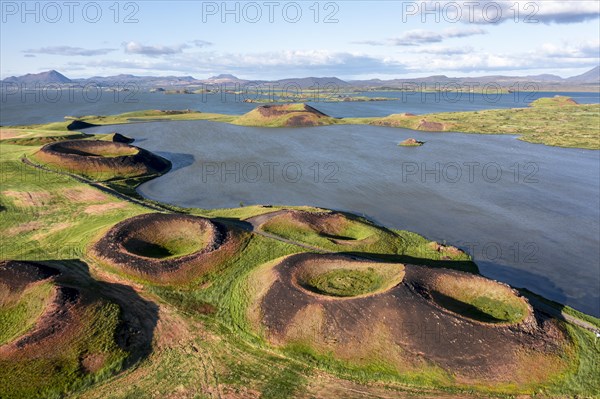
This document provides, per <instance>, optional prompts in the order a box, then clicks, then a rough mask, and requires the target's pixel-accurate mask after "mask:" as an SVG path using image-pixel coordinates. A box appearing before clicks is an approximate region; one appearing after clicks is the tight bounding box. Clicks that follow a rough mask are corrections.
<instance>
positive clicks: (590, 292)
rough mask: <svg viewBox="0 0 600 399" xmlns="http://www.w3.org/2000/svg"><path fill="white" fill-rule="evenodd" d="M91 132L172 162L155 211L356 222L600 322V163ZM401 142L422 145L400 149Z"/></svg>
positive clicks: (527, 149)
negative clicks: (289, 211) (264, 212)
mask: <svg viewBox="0 0 600 399" xmlns="http://www.w3.org/2000/svg"><path fill="white" fill-rule="evenodd" d="M338 105H339V104H331V106H332V107H335V106H338ZM90 130H92V131H96V132H109V131H114V130H117V131H119V132H120V133H123V134H126V135H128V136H131V137H134V138H135V139H136V144H137V145H139V146H141V147H144V148H146V149H148V150H151V151H154V152H157V153H159V154H162V155H163V156H165V157H167V158H169V159H171V160H172V161H173V162H174V166H175V168H174V170H173V171H172V172H170V173H168V174H167V175H164V176H162V177H160V178H157V179H155V180H152V181H150V182H147V183H145V184H143V185H142V186H141V187H140V188H139V191H140V193H141V194H143V195H144V196H146V197H148V198H151V199H153V200H158V201H162V202H168V203H172V204H177V205H181V206H189V207H201V208H221V207H237V206H239V204H240V202H242V203H244V204H247V205H249V204H288V205H307V204H308V205H315V206H320V207H325V208H333V209H338V210H344V211H350V212H353V213H357V214H364V215H365V216H367V217H368V218H370V219H373V220H375V221H376V222H379V223H381V224H384V225H386V226H390V227H394V228H398V229H407V230H412V231H415V232H418V233H420V234H423V235H425V236H427V237H429V238H431V239H434V240H438V241H444V240H445V241H446V242H447V243H450V244H453V245H457V246H459V247H461V248H464V249H467V250H469V252H470V253H471V254H472V255H473V256H474V258H475V260H476V262H477V264H478V265H479V267H480V270H481V272H482V273H483V274H484V275H486V276H488V277H491V278H494V279H498V280H501V281H505V282H507V283H509V284H511V285H514V286H517V287H527V288H529V289H531V290H533V291H535V292H537V293H540V294H542V295H544V296H546V297H548V298H551V299H554V300H557V301H560V302H563V303H566V304H568V305H571V306H573V307H576V308H578V309H580V310H582V311H585V312H587V313H591V314H594V315H596V316H599V315H600V294H599V291H600V290H599V287H600V263H599V262H600V261H599V251H600V152H598V151H589V150H579V149H563V148H555V147H548V146H543V145H535V144H529V143H525V142H521V141H518V140H516V139H515V138H514V137H511V136H493V135H467V134H459V133H443V134H441V133H424V132H414V131H410V130H405V129H395V128H385V127H375V126H325V127H317V128H295V129H288V128H281V129H267V128H247V127H240V126H233V125H228V124H220V123H212V122H207V121H194V122H156V123H139V124H131V125H126V126H113V127H111V126H105V127H100V128H94V129H90ZM407 137H415V138H417V139H418V140H422V141H426V144H425V145H424V146H422V147H418V148H405V147H398V146H397V143H398V142H399V141H401V140H403V139H405V138H407Z"/></svg>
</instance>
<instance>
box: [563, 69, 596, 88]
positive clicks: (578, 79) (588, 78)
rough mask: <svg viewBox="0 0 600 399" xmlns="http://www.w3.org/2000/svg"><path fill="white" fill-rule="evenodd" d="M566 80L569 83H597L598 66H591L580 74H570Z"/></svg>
mask: <svg viewBox="0 0 600 399" xmlns="http://www.w3.org/2000/svg"><path fill="white" fill-rule="evenodd" d="M566 80H567V81H568V82H571V83H594V84H599V83H600V66H597V67H596V68H593V69H591V70H589V71H587V72H585V73H583V74H581V75H577V76H571V77H570V78H568V79H566Z"/></svg>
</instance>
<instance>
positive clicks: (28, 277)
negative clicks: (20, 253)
mask: <svg viewBox="0 0 600 399" xmlns="http://www.w3.org/2000/svg"><path fill="white" fill-rule="evenodd" d="M59 274H60V272H59V271H58V270H56V269H54V268H52V267H49V266H45V265H42V264H40V263H33V262H24V261H15V260H9V261H1V262H0V283H2V284H4V285H6V286H7V287H8V288H9V289H10V290H11V291H21V290H23V289H24V288H25V287H26V286H28V285H29V284H32V283H35V282H37V281H41V280H46V279H47V278H50V277H54V276H58V275H59Z"/></svg>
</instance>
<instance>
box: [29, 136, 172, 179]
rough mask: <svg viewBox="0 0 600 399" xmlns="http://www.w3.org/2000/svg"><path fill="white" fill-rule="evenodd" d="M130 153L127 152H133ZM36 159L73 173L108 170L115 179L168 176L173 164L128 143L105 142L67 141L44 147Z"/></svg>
mask: <svg viewBox="0 0 600 399" xmlns="http://www.w3.org/2000/svg"><path fill="white" fill-rule="evenodd" d="M130 151H131V153H128V152H130ZM102 152H106V153H112V152H117V153H120V152H122V153H123V154H124V155H120V156H110V157H104V156H101V155H95V154H97V153H102ZM36 156H37V157H38V158H39V159H40V160H42V161H43V162H45V163H49V164H52V165H55V166H58V167H63V168H67V169H70V170H72V171H74V172H78V171H83V172H84V173H85V172H90V173H91V172H103V171H108V172H110V173H111V174H113V175H115V176H120V175H127V176H129V177H133V176H144V175H151V174H156V173H165V172H167V171H168V170H169V169H170V168H171V162H169V161H168V160H166V159H164V158H162V157H159V156H158V155H155V154H153V153H151V152H149V151H146V150H144V149H142V148H138V147H134V146H131V145H129V144H126V143H121V142H116V141H114V142H111V141H102V140H68V141H61V142H56V143H51V144H48V145H45V146H44V147H42V148H41V149H40V150H39V152H38V153H37V154H36Z"/></svg>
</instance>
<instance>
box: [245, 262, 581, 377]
mask: <svg viewBox="0 0 600 399" xmlns="http://www.w3.org/2000/svg"><path fill="white" fill-rule="evenodd" d="M267 266H268V268H267V269H265V270H263V271H262V272H261V273H258V272H255V274H253V275H251V277H250V279H251V283H250V284H251V285H253V286H259V285H260V286H261V287H262V288H261V289H260V290H259V292H258V293H257V294H256V295H255V296H254V298H253V305H252V306H250V308H249V309H250V310H249V313H248V317H249V320H250V321H251V322H252V324H253V325H254V326H255V328H256V330H257V331H262V332H263V334H264V337H265V338H266V340H267V341H269V342H270V343H271V344H272V345H274V346H276V347H279V348H282V349H284V350H285V349H286V348H290V347H296V348H297V347H306V348H309V349H307V350H309V352H311V353H314V352H316V353H322V354H329V355H330V356H333V358H334V359H336V360H337V361H342V362H345V363H346V364H350V365H354V366H356V367H358V366H364V365H365V363H369V362H384V363H385V364H388V365H390V366H391V367H393V368H394V369H395V370H396V371H397V372H399V373H406V372H409V373H410V372H417V373H418V372H425V371H424V370H425V369H429V370H431V368H435V369H438V370H439V369H441V370H443V372H444V373H447V375H448V376H451V377H449V378H453V379H456V380H457V381H459V382H462V383H467V384H475V385H477V384H486V383H489V381H494V382H496V383H507V384H508V383H520V384H527V383H541V382H543V381H547V380H548V379H550V378H552V376H553V375H556V374H559V373H560V372H563V371H564V369H565V368H566V367H567V363H568V360H566V359H565V357H564V354H565V353H568V352H569V348H570V347H571V346H572V342H571V341H570V339H569V337H568V334H567V333H566V332H565V330H564V329H563V327H562V325H561V324H560V323H559V322H558V321H557V320H555V319H551V318H548V317H545V316H544V315H542V314H540V313H538V312H534V311H533V308H532V307H531V306H530V305H529V303H528V301H527V300H526V299H525V298H523V297H521V296H520V295H519V294H518V293H517V292H516V291H514V290H512V289H511V288H510V287H508V286H506V285H503V284H501V283H497V282H495V281H491V280H488V279H485V278H483V277H481V276H477V275H472V274H469V273H465V272H459V271H454V270H450V269H443V268H432V267H426V266H416V265H410V264H405V265H402V264H393V263H378V262H373V261H368V260H363V259H358V258H354V257H349V256H346V255H341V254H314V253H303V254H296V255H291V256H288V257H286V258H284V259H283V260H281V261H280V262H278V263H275V264H272V265H267ZM333 271H335V272H336V274H333V275H332V272H333ZM356 271H362V272H365V271H369V273H371V274H373V275H375V276H379V277H383V278H382V279H381V280H380V281H379V283H378V284H375V285H371V286H369V283H370V282H371V281H372V280H373V279H368V278H365V276H358V277H357V276H356V275H355V273H356ZM315 277H316V280H317V283H310V282H311V281H313V282H314V281H315ZM319 277H322V278H321V281H319ZM375 279H376V278H375ZM323 281H325V282H323ZM357 281H359V283H357ZM364 281H366V282H367V284H366V286H368V287H369V289H367V290H366V291H363V292H361V291H360V290H358V291H356V290H355V291H354V292H351V294H352V295H339V292H337V291H336V290H339V289H341V290H342V292H347V291H344V290H345V289H346V288H347V287H348V286H353V287H354V288H356V287H357V286H359V287H360V286H361V284H362V283H361V282H364ZM315 285H316V286H317V287H316V288H317V289H315ZM324 286H325V287H329V291H328V290H327V289H325V290H324V289H322V288H323V287H324ZM363 286H364V284H363ZM475 287H481V288H477V289H475ZM315 291H316V292H315ZM490 305H491V307H490ZM490 308H493V309H495V310H496V311H490ZM498 309H500V310H499V311H497V310H498ZM503 315H504V316H506V318H504V319H503ZM354 366H353V367H354ZM540 367H541V368H542V369H543V370H544V372H541V373H529V372H528V369H529V368H535V369H536V370H539V369H540Z"/></svg>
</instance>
